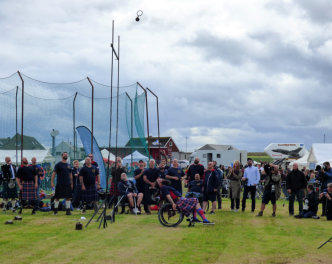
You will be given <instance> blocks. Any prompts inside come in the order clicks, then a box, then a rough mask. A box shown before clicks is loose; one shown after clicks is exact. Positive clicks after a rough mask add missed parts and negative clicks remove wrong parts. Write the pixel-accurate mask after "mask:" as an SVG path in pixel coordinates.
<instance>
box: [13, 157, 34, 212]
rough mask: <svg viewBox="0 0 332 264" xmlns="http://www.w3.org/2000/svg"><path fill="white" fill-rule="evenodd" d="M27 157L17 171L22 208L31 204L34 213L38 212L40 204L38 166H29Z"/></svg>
mask: <svg viewBox="0 0 332 264" xmlns="http://www.w3.org/2000/svg"><path fill="white" fill-rule="evenodd" d="M28 164H29V162H28V160H27V158H22V166H21V167H20V168H19V169H18V171H17V176H16V180H17V184H18V187H19V189H20V199H21V209H20V213H22V209H23V206H25V205H26V204H28V205H29V204H31V205H32V206H33V209H32V214H33V215H34V214H36V210H37V206H38V197H37V189H38V170H37V169H36V167H33V166H28Z"/></svg>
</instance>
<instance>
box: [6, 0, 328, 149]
mask: <svg viewBox="0 0 332 264" xmlns="http://www.w3.org/2000/svg"><path fill="white" fill-rule="evenodd" d="M139 9H141V10H143V12H144V14H143V16H142V18H141V21H140V22H139V23H137V22H135V21H134V19H135V15H136V12H137V10H139ZM331 9H332V1H330V0H315V1H312V0H280V1H263V0H261V1H258V0H250V1H245V0H241V1H240V0H234V1H224V0H215V1H214V0H205V1H198V0H181V1H178V0H177V1H176V0H164V1H161V0H145V1H133V0H132V1H125V0H112V1H111V0H89V1H82V0H71V1H66V0H59V1H46V0H30V1H24V0H22V1H11V0H0V61H1V63H0V76H2V77H4V76H7V75H10V74H11V73H13V72H15V71H17V70H18V69H20V70H21V71H22V72H23V73H25V74H26V75H29V76H32V77H34V78H36V79H39V80H43V81H50V82H71V81H76V80H79V79H82V78H84V77H86V76H91V77H92V78H93V79H95V80H97V81H99V82H102V83H106V84H109V83H110V57H111V51H110V47H109V44H110V41H111V25H112V20H113V19H114V20H115V23H116V34H117V35H121V80H120V82H121V84H122V85H126V84H131V83H134V82H136V81H140V82H141V83H142V84H143V85H145V86H148V87H150V88H151V89H152V90H154V91H155V92H156V93H157V94H158V95H159V97H160V112H161V113H160V116H161V132H162V135H164V136H168V135H170V136H173V137H174V138H175V140H176V143H177V144H178V145H179V147H180V148H182V149H184V148H185V137H186V136H187V137H188V150H193V149H195V148H197V147H199V146H201V145H203V144H206V143H214V144H234V145H235V146H237V147H239V148H242V149H246V150H249V151H262V150H263V149H264V147H265V146H266V145H268V144H269V143H271V142H299V143H300V142H301V143H302V142H303V143H305V144H306V145H307V147H310V145H311V144H312V143H318V142H322V141H323V134H324V133H325V134H326V138H327V141H328V142H332V129H331V127H332V124H331V123H332V84H331V83H332V12H331ZM107 92H108V91H106V90H105V93H107ZM151 111H152V112H153V109H152V110H151ZM152 123H153V124H154V123H155V122H153V121H152ZM152 133H153V134H154V135H156V129H155V128H152Z"/></svg>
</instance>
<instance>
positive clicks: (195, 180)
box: [0, 152, 332, 224]
mask: <svg viewBox="0 0 332 264" xmlns="http://www.w3.org/2000/svg"><path fill="white" fill-rule="evenodd" d="M61 158H62V159H61V161H60V162H58V163H57V164H56V165H55V166H54V169H53V172H52V176H51V186H52V188H54V194H53V196H52V201H53V203H52V209H53V212H54V214H55V215H56V214H58V211H59V205H60V199H64V201H65V202H64V203H63V209H64V210H65V211H66V214H67V215H70V214H71V210H72V208H80V209H81V210H82V211H83V212H84V211H85V210H86V209H88V208H94V209H95V210H96V209H97V202H98V201H99V200H100V199H101V197H100V192H99V190H100V189H101V186H100V175H99V167H98V164H97V163H96V162H95V161H94V160H93V155H92V154H89V155H88V157H86V159H85V163H84V165H83V166H82V167H81V168H80V164H79V162H78V161H77V160H75V161H73V164H72V165H71V164H69V163H68V153H66V152H64V153H62V156H61ZM0 176H1V177H0V179H1V182H0V183H2V185H3V188H2V189H3V191H2V197H3V208H4V210H8V209H10V208H12V209H13V210H15V209H16V202H17V200H19V201H20V205H21V206H20V207H19V208H20V209H19V210H20V212H22V208H24V207H26V206H30V207H31V208H32V214H35V213H36V211H37V210H38V207H39V191H40V190H39V189H40V182H41V177H42V176H43V172H42V168H41V167H40V166H39V165H37V162H36V159H35V158H33V159H32V160H31V163H30V164H29V162H28V160H27V159H26V158H23V159H22V163H21V166H20V167H19V168H16V167H15V165H13V164H12V162H11V159H10V157H6V159H5V164H4V165H2V166H1V175H0ZM110 176H111V177H110V179H109V182H108V184H107V186H109V190H108V192H107V193H106V197H107V198H108V199H109V200H110V201H112V202H111V203H113V205H114V204H115V203H116V202H117V201H118V199H119V197H121V200H123V202H122V203H121V212H119V213H124V212H125V206H126V204H128V206H129V211H130V212H133V213H135V214H140V213H141V205H142V206H143V208H144V211H145V213H146V214H151V208H152V206H154V208H155V207H157V208H158V206H160V205H161V203H162V202H163V201H167V202H169V203H171V204H172V206H173V207H174V209H175V208H178V209H181V210H182V211H183V212H184V213H185V214H189V213H190V212H194V219H195V221H197V222H200V220H198V219H197V218H196V215H197V214H198V215H199V216H200V217H201V218H202V222H203V223H206V224H213V223H211V222H210V221H209V220H207V219H206V217H205V214H206V213H208V208H209V202H211V205H212V206H211V209H210V211H209V213H210V214H215V212H216V210H220V209H222V196H223V195H224V194H225V192H226V193H227V195H226V196H227V197H229V198H230V201H231V210H232V211H234V212H238V211H239V210H240V205H241V210H242V212H244V211H245V210H246V203H247V199H248V198H249V196H250V200H251V212H255V209H256V196H257V192H261V193H262V203H261V206H260V209H259V211H258V214H257V216H258V217H262V216H263V213H264V210H265V207H266V205H267V204H268V203H269V202H271V204H272V208H273V213H272V216H273V217H275V216H276V213H277V202H276V201H277V200H278V199H279V197H280V196H281V193H284V199H288V200H289V215H291V216H293V215H294V213H295V212H294V201H295V198H296V199H297V201H298V205H299V210H298V214H296V215H295V217H296V218H319V216H317V212H318V205H319V203H321V204H322V216H326V218H327V219H328V220H332V168H331V166H330V164H329V162H325V163H324V164H323V168H322V167H321V166H317V167H316V170H314V171H310V170H307V169H306V168H304V169H303V170H299V168H298V165H297V164H296V163H294V164H293V167H292V169H291V170H290V169H287V168H286V169H282V168H281V167H279V166H277V165H274V164H270V163H261V164H258V165H254V162H253V160H252V159H251V158H248V160H247V164H246V165H245V166H243V165H242V164H240V162H239V161H235V162H234V164H232V166H229V167H227V168H225V167H224V166H222V165H220V166H218V165H217V163H216V162H209V163H208V164H207V167H206V168H205V167H204V166H203V165H202V164H200V160H199V159H198V158H195V160H194V163H193V164H191V165H189V166H188V167H187V168H186V169H185V170H184V169H182V168H180V167H179V164H178V161H177V160H176V159H174V160H173V161H172V164H171V165H170V166H169V165H168V164H167V162H166V161H165V160H161V162H160V163H159V164H156V162H155V160H153V159H151V160H150V161H149V162H148V164H146V163H145V162H144V161H142V160H141V161H139V163H138V167H137V168H136V170H135V171H134V178H133V180H130V179H128V177H127V172H126V168H125V167H124V166H123V165H122V160H121V158H119V157H118V158H116V161H115V164H113V165H112V167H111V170H110ZM183 188H185V191H184V190H183ZM241 193H243V194H242V202H241ZM201 205H202V207H201Z"/></svg>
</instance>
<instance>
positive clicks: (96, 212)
mask: <svg viewBox="0 0 332 264" xmlns="http://www.w3.org/2000/svg"><path fill="white" fill-rule="evenodd" d="M103 204H104V202H103V203H102V204H101V205H100V206H99V207H98V209H97V211H95V212H94V214H93V215H92V217H91V218H90V220H89V222H87V224H86V225H85V228H87V227H88V225H89V224H90V223H91V221H92V220H93V218H94V217H95V216H96V215H97V214H98V212H99V210H100V208H101V207H102V206H103Z"/></svg>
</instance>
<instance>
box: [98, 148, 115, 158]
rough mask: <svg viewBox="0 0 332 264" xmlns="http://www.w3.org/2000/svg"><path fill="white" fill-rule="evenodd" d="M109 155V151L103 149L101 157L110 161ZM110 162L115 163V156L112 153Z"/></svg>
mask: <svg viewBox="0 0 332 264" xmlns="http://www.w3.org/2000/svg"><path fill="white" fill-rule="evenodd" d="M108 153H110V152H109V151H108V150H107V149H103V150H102V151H101V155H102V156H103V158H104V159H108ZM110 161H115V156H114V155H113V154H112V153H110Z"/></svg>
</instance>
